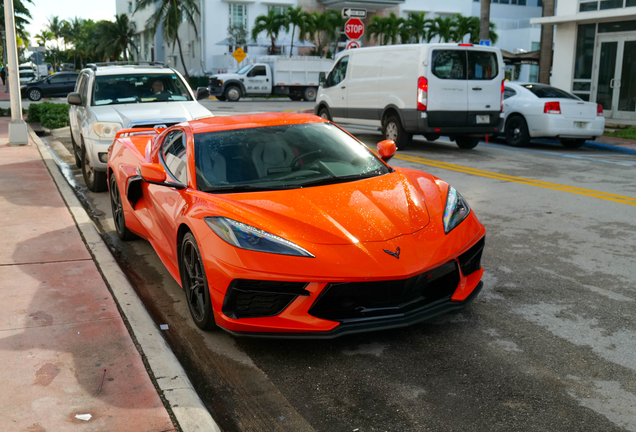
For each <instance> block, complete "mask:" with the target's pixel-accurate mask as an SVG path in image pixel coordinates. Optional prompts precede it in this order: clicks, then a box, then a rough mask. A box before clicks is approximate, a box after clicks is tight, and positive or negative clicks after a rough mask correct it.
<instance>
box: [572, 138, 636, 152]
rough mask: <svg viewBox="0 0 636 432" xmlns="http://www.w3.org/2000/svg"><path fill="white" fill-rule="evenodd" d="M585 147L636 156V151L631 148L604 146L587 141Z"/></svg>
mask: <svg viewBox="0 0 636 432" xmlns="http://www.w3.org/2000/svg"><path fill="white" fill-rule="evenodd" d="M583 147H586V148H589V149H596V150H606V151H613V152H616V153H624V154H634V155H636V150H634V149H630V148H624V147H621V146H615V145H611V144H602V143H600V142H596V141H586V142H585V145H584V146H583Z"/></svg>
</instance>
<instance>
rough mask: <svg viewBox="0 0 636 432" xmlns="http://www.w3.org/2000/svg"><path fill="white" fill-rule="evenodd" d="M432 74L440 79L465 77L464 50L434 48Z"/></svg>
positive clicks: (463, 78)
mask: <svg viewBox="0 0 636 432" xmlns="http://www.w3.org/2000/svg"><path fill="white" fill-rule="evenodd" d="M433 75H435V76H436V77H437V78H441V79H454V80H465V79H466V51H464V50H434V51H433Z"/></svg>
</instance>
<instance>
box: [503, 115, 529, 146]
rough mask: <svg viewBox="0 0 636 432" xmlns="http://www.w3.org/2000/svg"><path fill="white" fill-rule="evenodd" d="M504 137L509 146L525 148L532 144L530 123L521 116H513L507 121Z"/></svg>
mask: <svg viewBox="0 0 636 432" xmlns="http://www.w3.org/2000/svg"><path fill="white" fill-rule="evenodd" d="M504 135H505V137H506V143H508V145H509V146H512V147H525V146H527V145H528V144H530V132H529V131H528V123H526V120H525V119H524V118H523V117H521V116H520V115H515V116H512V117H510V118H509V119H508V120H507V121H506V127H505V132H504Z"/></svg>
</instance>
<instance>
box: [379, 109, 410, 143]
mask: <svg viewBox="0 0 636 432" xmlns="http://www.w3.org/2000/svg"><path fill="white" fill-rule="evenodd" d="M384 139H388V140H393V141H394V142H395V145H396V146H397V148H398V150H399V149H401V150H404V149H406V148H407V147H408V145H409V144H410V143H411V140H412V139H413V135H412V134H410V133H408V132H406V131H405V130H404V128H403V127H402V122H401V121H400V118H399V117H398V116H396V115H390V116H388V117H387V118H386V120H385V121H384Z"/></svg>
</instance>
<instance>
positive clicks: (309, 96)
mask: <svg viewBox="0 0 636 432" xmlns="http://www.w3.org/2000/svg"><path fill="white" fill-rule="evenodd" d="M317 95H318V90H316V87H307V88H306V89H305V91H304V92H303V99H304V100H305V101H307V102H313V101H315V100H316V96H317Z"/></svg>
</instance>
